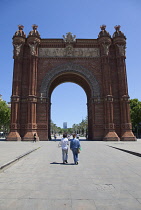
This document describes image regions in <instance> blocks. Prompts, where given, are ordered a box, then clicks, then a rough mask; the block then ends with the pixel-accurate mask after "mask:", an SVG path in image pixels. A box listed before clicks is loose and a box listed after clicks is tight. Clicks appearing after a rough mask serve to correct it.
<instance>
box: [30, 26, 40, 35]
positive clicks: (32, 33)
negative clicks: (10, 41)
mask: <svg viewBox="0 0 141 210" xmlns="http://www.w3.org/2000/svg"><path fill="white" fill-rule="evenodd" d="M37 28H38V26H37V25H36V24H33V25H32V29H33V30H32V31H30V32H29V35H28V37H29V36H34V37H38V38H40V34H39V32H38V31H37Z"/></svg>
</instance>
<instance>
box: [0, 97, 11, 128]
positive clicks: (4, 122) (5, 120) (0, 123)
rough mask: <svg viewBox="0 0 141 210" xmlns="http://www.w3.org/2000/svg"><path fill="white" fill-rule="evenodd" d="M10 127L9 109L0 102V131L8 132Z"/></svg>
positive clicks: (3, 102)
mask: <svg viewBox="0 0 141 210" xmlns="http://www.w3.org/2000/svg"><path fill="white" fill-rule="evenodd" d="M9 125H10V109H9V108H8V106H7V104H6V102H5V101H0V130H1V131H4V132H8V131H9Z"/></svg>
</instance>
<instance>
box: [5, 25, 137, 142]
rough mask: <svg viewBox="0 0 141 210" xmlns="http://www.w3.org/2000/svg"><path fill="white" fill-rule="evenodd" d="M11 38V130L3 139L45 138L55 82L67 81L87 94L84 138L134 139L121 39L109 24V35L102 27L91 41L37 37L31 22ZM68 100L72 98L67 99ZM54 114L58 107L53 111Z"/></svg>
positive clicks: (123, 37) (123, 49)
mask: <svg viewBox="0 0 141 210" xmlns="http://www.w3.org/2000/svg"><path fill="white" fill-rule="evenodd" d="M18 27H19V29H18V30H17V31H16V33H15V35H14V36H13V47H14V53H13V54H14V55H13V58H14V71H13V88H12V97H11V128H10V133H9V135H8V137H7V140H23V141H28V140H33V135H34V133H36V134H37V137H38V138H39V140H44V141H45V140H49V139H50V109H51V103H50V98H51V94H52V91H53V90H54V88H56V87H57V86H58V85H59V84H61V83H64V82H73V83H76V84H78V85H80V86H81V87H82V88H83V89H84V91H85V92H86V95H87V110H88V139H90V140H104V141H109V140H122V141H126V140H135V137H134V135H133V133H132V127H131V121H130V112H129V111H130V110H129V96H128V88H127V77H126V64H125V59H126V56H125V49H126V37H125V35H124V34H123V33H122V32H121V31H120V26H119V25H118V26H115V32H114V33H113V35H112V36H111V35H110V34H109V33H108V32H107V31H106V26H105V25H102V26H101V27H100V28H101V31H100V32H99V34H98V38H96V39H77V38H76V36H74V35H73V34H72V33H71V32H68V33H67V34H66V35H64V36H63V38H55V39H49V38H47V39H42V38H41V37H40V34H39V32H38V30H37V28H38V26H37V25H33V26H32V30H31V31H30V32H29V35H28V36H27V37H26V35H25V33H24V31H23V28H24V27H23V26H22V25H19V26H18ZM72 100H73V99H72ZM58 112H59V110H58Z"/></svg>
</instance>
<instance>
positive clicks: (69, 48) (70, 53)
mask: <svg viewBox="0 0 141 210" xmlns="http://www.w3.org/2000/svg"><path fill="white" fill-rule="evenodd" d="M73 54H74V53H73V47H72V46H71V45H68V46H67V47H66V48H65V55H66V56H73Z"/></svg>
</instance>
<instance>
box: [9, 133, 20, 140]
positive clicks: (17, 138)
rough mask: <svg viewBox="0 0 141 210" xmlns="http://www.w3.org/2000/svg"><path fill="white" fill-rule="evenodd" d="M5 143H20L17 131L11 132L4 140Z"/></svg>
mask: <svg viewBox="0 0 141 210" xmlns="http://www.w3.org/2000/svg"><path fill="white" fill-rule="evenodd" d="M6 141H21V137H20V135H19V133H18V132H17V131H11V132H10V133H9V135H8V136H7V138H6Z"/></svg>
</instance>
